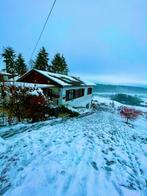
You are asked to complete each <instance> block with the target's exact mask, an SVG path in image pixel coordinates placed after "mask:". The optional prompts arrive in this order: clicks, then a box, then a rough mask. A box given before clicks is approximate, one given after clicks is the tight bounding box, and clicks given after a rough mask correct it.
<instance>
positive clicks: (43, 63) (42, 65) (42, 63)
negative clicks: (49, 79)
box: [33, 47, 49, 71]
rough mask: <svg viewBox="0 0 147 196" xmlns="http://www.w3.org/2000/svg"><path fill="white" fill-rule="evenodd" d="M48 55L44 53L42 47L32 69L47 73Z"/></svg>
mask: <svg viewBox="0 0 147 196" xmlns="http://www.w3.org/2000/svg"><path fill="white" fill-rule="evenodd" d="M48 60H49V58H48V53H47V52H46V50H45V48H44V47H42V48H41V49H40V51H39V53H38V55H37V57H36V60H35V62H34V66H33V67H34V68H36V69H40V70H44V71H47V70H48Z"/></svg>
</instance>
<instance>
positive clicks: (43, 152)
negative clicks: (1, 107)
mask: <svg viewBox="0 0 147 196" xmlns="http://www.w3.org/2000/svg"><path fill="white" fill-rule="evenodd" d="M95 99H97V100H99V102H102V103H103V102H105V103H107V104H109V100H107V99H102V98H101V99H100V98H98V97H97V98H95ZM115 104H116V105H117V103H115ZM140 109H142V108H140ZM132 124H133V126H129V125H127V124H125V123H124V120H123V119H122V118H121V117H120V116H119V114H118V113H117V111H115V110H110V111H97V110H95V111H94V112H93V113H92V112H91V113H89V115H82V116H81V117H78V118H72V119H67V120H61V119H59V120H53V121H45V122H38V123H35V124H28V125H23V124H21V125H16V126H12V127H6V128H5V129H3V130H1V133H6V134H2V136H3V138H1V139H0V195H5V196H29V195H30V196H69V195H70V196H108V195H110V196H117V195H122V196H123V195H124V196H143V195H144V196H145V195H147V119H146V118H145V116H141V117H140V118H139V119H138V120H136V121H134V122H132ZM9 132H15V133H17V132H18V134H15V135H13V134H9Z"/></svg>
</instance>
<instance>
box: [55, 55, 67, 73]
mask: <svg viewBox="0 0 147 196" xmlns="http://www.w3.org/2000/svg"><path fill="white" fill-rule="evenodd" d="M52 72H54V73H60V74H65V75H68V65H67V63H66V60H65V58H64V56H63V55H62V56H61V55H60V54H59V53H57V54H56V55H55V56H54V58H53V60H52Z"/></svg>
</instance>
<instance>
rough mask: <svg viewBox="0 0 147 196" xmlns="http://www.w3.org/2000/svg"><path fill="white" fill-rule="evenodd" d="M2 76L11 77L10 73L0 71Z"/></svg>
mask: <svg viewBox="0 0 147 196" xmlns="http://www.w3.org/2000/svg"><path fill="white" fill-rule="evenodd" d="M0 75H5V76H11V74H10V73H7V72H4V71H0Z"/></svg>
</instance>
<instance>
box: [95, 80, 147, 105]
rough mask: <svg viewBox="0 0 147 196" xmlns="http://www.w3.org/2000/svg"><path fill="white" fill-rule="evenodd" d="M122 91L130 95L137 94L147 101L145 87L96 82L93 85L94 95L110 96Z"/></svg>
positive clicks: (146, 89)
mask: <svg viewBox="0 0 147 196" xmlns="http://www.w3.org/2000/svg"><path fill="white" fill-rule="evenodd" d="M118 93H123V94H129V95H132V96H137V97H139V98H141V99H142V100H143V101H144V102H146V103H147V87H135V86H123V85H109V84H97V85H96V86H95V87H94V95H97V96H101V97H107V98H111V96H112V95H114V94H118Z"/></svg>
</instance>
